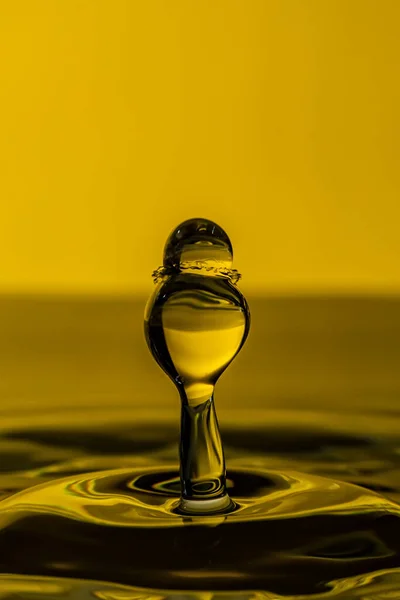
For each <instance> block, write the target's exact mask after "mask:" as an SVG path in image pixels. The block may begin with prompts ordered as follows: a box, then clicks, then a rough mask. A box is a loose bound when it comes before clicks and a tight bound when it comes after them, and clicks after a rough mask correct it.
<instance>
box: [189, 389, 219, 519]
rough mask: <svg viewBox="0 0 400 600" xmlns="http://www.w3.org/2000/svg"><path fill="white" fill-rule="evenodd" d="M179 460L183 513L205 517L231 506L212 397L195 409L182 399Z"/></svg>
mask: <svg viewBox="0 0 400 600" xmlns="http://www.w3.org/2000/svg"><path fill="white" fill-rule="evenodd" d="M180 460H181V484H182V498H181V509H182V510H184V511H185V512H187V513H192V514H193V513H202V514H204V513H212V512H219V511H220V510H222V509H225V508H227V507H228V506H229V505H230V503H231V501H230V499H229V496H228V494H227V492H226V472H225V458H224V451H223V448H222V442H221V436H220V433H219V427H218V420H217V415H216V412H215V406H214V396H213V395H212V396H211V398H209V399H208V400H206V401H205V402H202V403H201V404H198V405H196V406H193V405H190V404H189V403H188V401H187V399H186V398H182V410H181V442H180Z"/></svg>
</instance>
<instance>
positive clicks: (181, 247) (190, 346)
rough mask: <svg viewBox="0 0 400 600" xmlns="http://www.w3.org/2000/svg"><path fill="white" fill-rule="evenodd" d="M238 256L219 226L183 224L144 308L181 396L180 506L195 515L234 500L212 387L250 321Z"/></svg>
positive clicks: (159, 357) (150, 334)
mask: <svg viewBox="0 0 400 600" xmlns="http://www.w3.org/2000/svg"><path fill="white" fill-rule="evenodd" d="M232 260H233V251H232V245H231V242H230V240H229V238H228V236H227V234H226V233H225V231H224V230H223V229H222V228H221V227H219V226H218V225H217V224H216V223H213V222H212V221H209V220H207V219H190V220H188V221H185V222H184V223H181V224H180V225H178V227H177V228H176V229H175V230H174V231H173V232H172V233H171V235H170V236H169V238H168V240H167V243H166V245H165V249H164V264H163V266H162V267H161V268H160V269H158V270H157V271H155V272H154V279H155V281H156V284H157V286H156V289H155V290H154V293H153V294H152V296H151V298H150V300H149V302H148V304H147V307H146V313H145V334H146V339H147V343H148V345H149V348H150V350H151V352H152V354H153V356H154V358H155V359H156V361H157V362H158V364H159V365H160V366H161V368H162V369H163V370H164V371H165V372H166V373H167V374H168V375H169V377H170V378H171V379H172V380H173V382H174V383H175V385H176V386H177V388H178V391H179V394H180V398H181V403H182V408H181V443H180V461H181V469H180V476H181V486H182V498H181V509H182V510H183V511H184V512H189V513H190V512H191V513H200V512H201V513H204V512H215V511H221V510H224V509H227V508H229V506H230V505H231V501H230V500H229V497H228V494H227V491H226V475H225V460H224V452H223V447H222V442H221V437H220V433H219V427H218V421H217V416H216V412H215V406H214V387H215V384H216V382H217V380H218V378H219V377H220V375H221V374H222V373H223V371H224V370H225V369H226V368H227V366H228V365H229V364H230V363H231V362H232V360H233V359H234V358H235V356H236V355H237V353H238V352H239V350H240V349H241V347H242V345H243V344H244V342H245V340H246V337H247V334H248V331H249V326H250V313H249V309H248V306H247V302H246V300H245V298H244V297H243V295H242V294H241V292H240V291H239V289H238V287H237V285H236V282H237V281H238V280H239V274H238V272H237V271H236V270H234V269H232Z"/></svg>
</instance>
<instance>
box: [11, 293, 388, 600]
mask: <svg viewBox="0 0 400 600" xmlns="http://www.w3.org/2000/svg"><path fill="white" fill-rule="evenodd" d="M85 302H86V304H85V303H79V302H76V303H75V304H74V303H73V302H69V303H67V302H65V303H64V304H63V303H59V304H58V305H57V302H55V301H53V302H51V301H50V300H47V301H44V302H37V303H36V304H37V306H36V308H35V306H34V305H32V304H30V303H29V302H28V301H26V304H25V305H24V304H23V302H22V301H21V302H20V304H18V302H15V303H14V302H13V303H9V304H7V303H5V304H4V307H3V309H4V310H0V318H1V323H2V332H3V336H2V338H1V339H0V353H1V357H2V366H3V372H2V374H1V375H2V378H1V381H0V388H1V389H0V391H1V394H2V400H3V399H4V402H3V403H2V405H1V416H2V419H1V421H0V431H1V437H0V598H10V599H11V598H26V599H27V600H28V599H29V600H32V599H33V598H38V599H39V598H54V599H56V598H73V599H81V598H99V599H109V600H113V599H115V600H122V599H125V600H128V599H135V600H138V599H139V598H140V599H150V598H152V599H154V600H155V599H157V600H163V599H169V600H183V599H185V600H186V599H187V600H194V599H196V600H222V599H224V600H225V599H226V600H228V599H231V598H232V599H233V600H261V599H263V600H267V599H268V600H272V599H274V600H280V599H281V598H295V599H296V600H301V599H307V600H320V599H321V600H322V599H330V598H339V599H341V600H352V599H356V598H358V599H360V600H361V599H362V600H366V599H368V600H389V599H391V600H393V599H397V598H399V597H400V518H399V517H400V509H399V506H398V503H399V501H400V434H399V431H400V426H399V421H398V416H397V412H398V408H397V404H398V397H399V390H400V375H399V372H398V369H397V368H396V369H395V368H394V367H395V365H398V360H399V359H400V350H399V348H400V344H399V343H398V342H399V331H400V318H399V317H398V316H396V315H398V313H399V312H400V311H399V310H398V311H397V313H396V310H395V301H394V300H392V301H391V303H390V302H389V303H388V304H386V305H385V306H386V309H384V308H383V307H382V304H381V305H379V310H378V309H377V311H376V314H377V316H376V320H374V318H372V317H373V315H374V310H373V309H372V308H371V306H372V305H373V303H374V302H375V305H374V306H377V303H378V304H379V302H378V300H376V301H372V300H369V301H367V304H368V303H369V304H368V306H367V308H366V307H365V305H363V304H362V303H361V306H360V305H359V306H358V308H357V309H356V308H355V305H354V306H353V305H351V302H350V300H349V301H347V304H346V303H344V300H343V301H339V308H337V309H335V310H332V313H331V317H332V318H331V320H330V321H329V319H327V315H329V314H330V313H329V310H328V309H327V308H326V306H327V305H326V304H325V305H324V304H323V302H322V301H321V302H320V304H318V303H316V301H312V302H311V304H313V302H314V304H313V310H311V309H310V305H307V303H306V301H305V300H301V301H300V300H299V302H298V304H296V305H293V306H292V307H291V308H288V305H287V304H286V306H284V307H283V308H282V305H279V303H278V301H277V300H276V301H268V302H266V304H265V305H262V303H261V301H259V304H258V306H259V309H258V310H257V306H255V307H253V306H252V312H253V317H254V318H253V322H254V330H253V333H252V335H251V336H250V339H249V342H248V344H249V346H248V348H246V347H245V348H244V350H243V356H242V355H241V356H239V358H238V362H237V369H236V370H234V369H233V370H232V374H229V372H228V374H227V379H226V380H222V381H221V391H220V396H219V398H218V404H219V409H220V410H219V417H220V422H221V429H222V437H223V441H224V446H225V453H226V459H227V487H228V490H229V495H230V496H231V497H232V499H233V500H234V502H235V506H234V508H233V510H232V511H231V512H230V513H229V514H227V515H224V516H221V515H215V516H207V517H197V516H196V517H187V516H184V515H181V514H179V510H177V503H178V499H179V485H178V465H177V438H178V433H179V432H178V423H177V412H178V411H179V407H178V406H177V404H176V398H175V397H174V394H173V390H170V385H169V382H168V381H167V380H165V381H164V379H162V377H163V376H162V374H161V376H160V377H159V374H158V369H157V368H156V367H155V366H154V367H153V365H152V362H151V357H148V356H147V353H146V352H145V351H144V350H143V347H142V346H141V352H139V351H138V350H137V348H139V345H140V344H142V341H141V335H142V333H141V331H140V328H141V317H140V315H141V311H142V308H143V306H142V305H140V306H138V308H137V322H138V333H137V337H135V335H136V334H135V333H134V332H132V330H129V327H130V325H129V323H130V322H131V321H132V322H134V321H135V318H136V317H135V314H134V310H135V309H134V308H132V305H130V304H129V303H128V302H125V301H121V302H120V303H119V302H117V301H115V302H114V303H112V302H109V303H108V304H107V303H106V302H104V303H103V304H101V303H95V302H91V301H90V302H89V301H85ZM274 302H275V304H274ZM293 302H294V301H293ZM326 302H328V300H327V301H326ZM330 302H331V306H334V303H333V300H332V301H330ZM340 302H342V303H344V304H340ZM353 302H354V303H355V302H356V301H355V300H354V301H353ZM382 302H383V303H384V301H382ZM321 303H322V304H321ZM34 304H35V303H34ZM328 304H329V302H328ZM0 305H1V303H0ZM256 305H257V303H256ZM350 305H351V306H353V308H351V307H350V308H349V306H350ZM18 306H20V308H18ZM22 306H24V309H23V310H22V308H21V307H22ZM279 306H280V307H281V308H279V309H278V307H279ZM343 306H345V307H347V308H345V309H343ZM388 307H389V308H388ZM0 309H1V306H0ZM261 309H262V310H261ZM342 309H343V310H342ZM132 313H133V314H132ZM313 314H314V315H316V316H315V318H314V320H313V319H312V318H311V316H312V315H313ZM338 314H339V315H340V314H342V318H343V321H342V322H341V321H340V318H339V317H338V316H337V315H338ZM35 315H36V316H35ZM265 315H270V316H271V315H272V316H273V319H272V316H271V320H272V322H268V323H267V320H266V317H265ZM279 315H281V316H283V315H285V318H286V321H285V322H284V319H283V318H280V317H279ZM290 315H291V316H290ZM294 315H296V318H294ZM332 315H334V316H332ZM396 319H397V320H396ZM257 322H258V323H259V324H260V325H259V326H258V325H257ZM263 327H264V330H263V331H262V332H261V333H262V339H263V340H264V343H263V344H264V345H261V337H258V336H260V335H261V334H260V329H261V330H262V329H263ZM278 334H279V335H278ZM252 340H253V341H252ZM307 340H308V341H307ZM396 340H397V341H396ZM369 341H370V342H371V343H369ZM131 344H132V346H131ZM251 344H253V346H252V345H251ZM315 346H318V348H317V349H315ZM300 348H301V349H302V354H301V355H300ZM136 352H137V354H136ZM291 352H292V354H291ZM280 357H281V358H280ZM242 358H243V360H242ZM284 358H285V364H286V371H285V372H284V369H283V367H284V364H283V363H284V360H283V359H284ZM280 360H282V362H280ZM146 361H147V362H146ZM271 363H272V366H273V368H272V367H271ZM289 367H290V368H289ZM291 367H293V368H291ZM313 368H314V370H315V369H316V371H315V378H314V379H313V377H312V373H313ZM280 369H281V370H280ZM301 370H302V371H303V373H304V377H303V378H302V377H301V376H300V371H301ZM233 371H235V373H233ZM147 374H148V375H149V377H147ZM247 374H249V377H247ZM236 375H237V377H236ZM158 377H159V379H157V378H158ZM285 378H286V379H285ZM144 381H146V383H147V381H149V386H148V387H146V385H144ZM138 382H140V385H139V384H138ZM224 386H225V387H224ZM352 386H353V387H352ZM356 388H357V389H356ZM245 390H247V391H248V394H249V395H248V397H247V396H246V410H243V400H242V399H243V393H244V391H245ZM274 390H275V391H274ZM374 397H375V398H379V402H373V401H372V398H374ZM153 399H154V403H153ZM318 399H319V401H318ZM56 400H57V402H56ZM241 406H242V409H241V410H240V407H241ZM132 407H133V408H132ZM137 407H139V408H137ZM361 407H362V410H361Z"/></svg>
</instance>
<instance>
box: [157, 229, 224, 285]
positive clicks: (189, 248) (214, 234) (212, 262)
mask: <svg viewBox="0 0 400 600" xmlns="http://www.w3.org/2000/svg"><path fill="white" fill-rule="evenodd" d="M232 261H233V251H232V244H231V242H230V239H229V237H228V236H227V234H226V233H225V231H224V230H223V229H222V227H220V226H219V225H217V224H216V223H214V222H213V221H209V220H208V219H199V218H198V219H189V220H187V221H184V222H183V223H181V224H180V225H178V227H176V229H174V231H173V232H172V233H171V235H170V236H169V238H168V240H167V242H166V244H165V248H164V268H165V269H166V270H169V271H182V270H186V271H194V272H195V271H196V270H197V271H199V270H202V271H203V273H202V274H206V273H212V274H229V270H230V269H231V267H232Z"/></svg>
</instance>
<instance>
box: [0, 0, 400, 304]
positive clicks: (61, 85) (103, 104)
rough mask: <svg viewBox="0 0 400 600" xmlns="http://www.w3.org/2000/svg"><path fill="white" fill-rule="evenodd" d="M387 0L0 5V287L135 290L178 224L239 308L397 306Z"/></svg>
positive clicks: (395, 5) (394, 42) (394, 45)
mask: <svg viewBox="0 0 400 600" xmlns="http://www.w3.org/2000/svg"><path fill="white" fill-rule="evenodd" d="M399 23H400V2H398V0H242V1H237V0H209V1H205V0H201V1H194V0H166V1H161V0H159V1H154V0H153V1H139V0H35V1H32V0H12V1H6V0H3V1H2V2H1V4H0V64H1V85H0V109H1V110H0V121H1V122H0V126H1V138H0V139H1V141H0V164H1V167H0V169H1V177H0V185H1V220H0V228H1V229H0V256H1V260H0V263H1V269H0V289H1V290H2V291H8V292H15V291H24V292H26V291H28V292H29V291H30V292H62V291H68V292H130V291H138V292H139V291H144V290H148V289H150V287H151V280H150V277H149V275H150V272H151V271H152V269H153V268H155V267H157V266H158V265H159V264H160V262H161V251H162V246H163V244H164V241H165V238H166V236H167V234H168V233H169V231H170V230H171V229H172V228H173V227H174V226H175V225H176V224H177V223H178V222H179V221H180V220H183V219H185V218H189V217H192V216H205V217H208V218H211V219H214V220H216V221H217V222H218V223H220V224H221V225H222V226H223V227H225V229H226V230H227V231H228V233H229V234H230V235H231V237H232V240H233V243H234V247H235V251H236V257H237V262H236V266H237V267H238V268H239V269H240V270H242V271H243V272H244V275H245V279H244V287H245V289H246V288H247V290H250V289H251V290H253V291H256V290H257V291H264V290H269V291H276V292H278V293H279V292H281V291H299V290H300V291H302V290H305V291H324V290H325V291H330V290H345V291H346V290H347V291H367V292H370V291H385V292H396V291H400V266H399V259H400V235H399V223H400V208H399V203H400V199H399V198H400V195H399V192H400V178H399V159H400V150H399V147H400V146H399V140H400V111H399V106H400V77H399V70H400V67H399V65H400V35H399Z"/></svg>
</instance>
